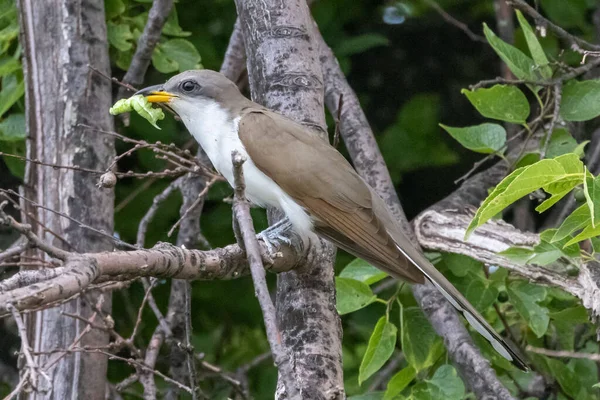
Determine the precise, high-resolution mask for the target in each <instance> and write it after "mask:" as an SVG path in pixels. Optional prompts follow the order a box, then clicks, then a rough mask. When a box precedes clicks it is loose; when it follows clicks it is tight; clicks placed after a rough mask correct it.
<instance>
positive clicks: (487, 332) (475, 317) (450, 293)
mask: <svg viewBox="0 0 600 400" xmlns="http://www.w3.org/2000/svg"><path fill="white" fill-rule="evenodd" d="M396 247H397V248H398V250H399V251H400V252H401V253H402V254H404V256H405V257H406V258H407V259H408V260H410V262H412V263H413V264H414V265H415V266H416V267H417V268H418V269H419V270H420V271H421V272H422V273H423V275H425V277H426V278H427V279H428V280H429V281H430V282H431V283H432V284H433V285H434V286H435V287H436V288H437V289H438V290H439V291H440V293H441V294H442V295H443V296H444V297H445V298H446V300H448V302H450V304H452V305H453V306H454V308H456V309H457V310H458V311H460V312H461V313H462V314H463V316H464V317H465V319H466V320H467V322H469V324H470V325H471V326H472V327H473V328H474V329H475V330H476V331H477V332H479V334H481V335H482V336H483V337H484V338H486V339H487V340H488V342H490V344H491V345H492V347H493V348H494V349H495V350H496V351H497V352H498V353H499V354H500V355H501V356H502V357H504V358H506V359H507V360H509V361H510V362H512V363H513V364H514V365H515V366H516V367H517V368H519V369H521V370H523V371H528V370H529V367H528V366H527V363H526V362H525V360H524V359H523V357H522V356H521V355H520V354H519V351H518V350H517V349H516V348H515V347H514V346H513V345H511V344H510V343H508V342H507V341H506V340H504V339H503V338H502V337H501V336H500V335H498V333H496V331H495V330H494V328H492V327H491V326H490V324H488V322H487V321H486V320H485V319H484V318H483V317H482V316H481V315H480V314H479V313H478V312H477V310H476V309H475V307H473V305H471V303H469V301H468V300H467V299H466V298H465V297H464V296H463V295H462V294H461V293H460V292H459V291H458V290H457V289H456V288H455V287H454V286H453V285H452V284H451V283H450V282H449V281H448V280H447V279H446V277H445V276H444V275H442V273H441V272H439V271H438V270H437V269H436V268H435V267H434V266H433V265H432V264H431V263H430V262H429V260H427V259H426V258H425V257H424V256H423V255H422V254H421V253H420V252H419V251H418V250H416V249H414V248H413V247H412V246H407V247H406V249H403V248H402V247H401V246H399V245H398V244H396Z"/></svg>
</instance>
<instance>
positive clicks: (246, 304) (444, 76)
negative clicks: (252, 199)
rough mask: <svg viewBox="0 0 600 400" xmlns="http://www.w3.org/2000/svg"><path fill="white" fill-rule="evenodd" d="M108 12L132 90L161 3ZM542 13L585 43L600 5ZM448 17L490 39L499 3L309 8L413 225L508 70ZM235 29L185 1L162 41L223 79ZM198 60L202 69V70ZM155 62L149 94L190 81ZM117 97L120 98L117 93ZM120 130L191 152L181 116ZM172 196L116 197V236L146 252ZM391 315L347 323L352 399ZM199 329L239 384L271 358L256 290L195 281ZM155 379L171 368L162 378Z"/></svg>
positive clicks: (471, 156) (170, 215)
mask: <svg viewBox="0 0 600 400" xmlns="http://www.w3.org/2000/svg"><path fill="white" fill-rule="evenodd" d="M105 4H106V10H107V20H108V23H109V41H110V44H111V47H110V52H111V59H112V60H113V62H112V74H113V76H115V77H117V78H121V77H122V76H123V74H124V70H125V69H126V68H127V66H128V62H129V60H130V58H131V55H132V54H133V51H134V45H135V41H136V39H137V37H138V36H139V32H140V31H141V29H142V28H143V26H144V23H145V20H146V18H147V12H148V9H149V7H150V5H151V1H149V0H135V1H134V0H129V1H122V0H106V3H105ZM540 4H541V6H542V8H543V9H544V11H545V12H546V13H547V15H549V16H550V17H551V18H553V19H554V20H555V21H556V22H557V23H559V24H562V26H563V27H566V28H571V29H572V30H574V32H577V33H579V34H581V35H583V36H586V37H588V38H590V37H591V38H593V37H594V35H595V31H594V27H593V24H592V12H593V11H594V9H593V7H594V6H595V5H596V4H595V1H594V0H543V1H540ZM437 7H439V8H440V9H443V10H444V11H445V12H447V13H450V14H451V15H452V16H453V17H454V18H456V20H458V21H461V22H463V23H465V24H466V26H467V27H468V28H469V29H470V30H471V31H472V32H473V33H474V34H475V35H478V37H480V38H481V37H482V24H483V23H484V22H486V23H487V24H488V25H489V26H490V27H491V28H492V29H494V30H495V31H496V32H498V30H497V17H496V11H495V9H494V1H492V0H439V1H437V2H436V3H433V2H430V1H428V0H414V1H410V0H407V1H386V2H384V1H374V0H317V1H315V2H314V5H313V6H312V12H313V15H314V17H315V18H316V20H317V23H318V25H319V28H320V30H321V32H322V33H323V36H324V37H325V40H326V41H327V43H328V44H329V46H330V47H331V48H332V49H333V50H334V52H335V54H336V55H337V57H338V58H339V60H340V63H341V65H342V68H343V70H344V72H345V73H346V74H347V77H348V80H349V82H350V84H351V86H352V87H353V88H354V90H355V91H356V92H357V94H358V96H359V98H360V100H361V103H362V105H363V107H364V110H365V112H366V115H367V117H368V119H369V122H370V124H371V126H372V127H373V130H374V132H375V134H376V137H377V140H378V142H379V144H380V147H381V149H382V152H383V155H384V157H385V160H386V161H387V164H388V167H389V169H390V172H391V175H392V178H393V181H394V183H395V185H396V189H397V190H398V193H399V195H400V198H401V200H402V204H403V206H404V209H405V211H406V213H407V214H408V216H409V218H412V217H414V216H416V215H417V214H418V213H419V212H420V211H422V210H424V209H425V208H427V207H428V206H430V205H432V204H433V203H435V202H436V201H438V200H440V199H442V198H443V197H445V196H447V195H448V194H450V193H451V192H452V191H453V190H455V189H456V187H457V185H456V184H455V183H454V181H455V180H456V179H457V178H459V177H461V176H462V175H463V174H465V173H466V172H467V171H468V170H469V169H470V168H471V167H472V166H473V163H474V162H475V161H477V160H478V159H479V158H480V157H481V156H480V155H477V154H475V153H472V152H469V151H468V150H466V149H465V148H463V147H462V146H460V145H459V144H458V143H457V142H455V141H454V140H453V139H452V138H451V137H450V136H449V135H447V134H446V133H445V132H444V131H443V130H442V129H441V128H440V127H439V126H438V124H439V123H444V124H448V125H450V126H467V125H474V124H477V123H480V122H482V121H483V118H482V117H481V116H480V115H479V114H478V113H477V112H476V110H475V109H474V108H473V107H472V106H471V105H470V103H469V102H468V100H467V98H466V97H465V96H464V95H462V94H461V93H460V90H461V89H462V88H467V87H468V86H469V85H472V84H475V83H477V82H478V81H480V80H483V79H490V78H494V77H496V76H499V75H501V73H502V71H501V63H500V60H499V59H498V57H497V56H496V54H495V53H494V52H493V50H492V49H491V48H490V46H489V45H487V44H486V43H484V42H482V41H481V40H473V39H472V38H470V37H469V36H468V35H467V34H466V33H465V32H464V31H463V30H461V29H459V28H458V27H457V26H455V24H451V23H449V22H448V21H446V20H445V19H444V18H443V17H442V15H441V13H440V12H439V9H437ZM2 18H6V15H4V16H3V17H2ZM8 18H10V16H9V17H8ZM235 18H236V11H235V6H234V4H233V1H231V0H203V1H201V2H198V1H195V0H179V1H178V2H177V3H176V12H173V14H171V16H170V18H169V22H168V24H167V27H166V28H165V31H164V32H163V34H164V36H165V40H170V39H173V38H183V39H185V40H187V41H189V42H190V43H191V44H192V45H193V47H194V48H195V51H196V52H195V53H194V51H193V50H190V52H191V53H193V57H192V58H194V59H193V60H192V61H191V62H192V63H193V64H194V63H195V62H199V63H200V64H201V65H202V67H204V68H209V69H215V70H218V69H219V68H220V64H221V61H222V58H223V54H224V52H225V49H226V46H227V43H228V40H229V37H230V33H231V30H232V27H233V23H234V21H235ZM0 21H2V20H1V19H0ZM4 22H6V19H4ZM13 23H14V21H13ZM2 32H4V31H2ZM15 38H16V35H15V36H13V37H12V38H9V39H7V38H6V37H2V36H1V34H0V43H9V44H8V47H6V48H7V49H8V48H9V46H13V47H10V49H14V46H16V45H15V43H14V41H15ZM177 40H179V39H177ZM514 41H515V44H516V45H517V47H521V48H524V47H525V45H524V39H523V36H522V33H521V32H520V30H519V29H515V31H514ZM543 44H544V47H545V49H546V50H547V51H548V53H549V54H552V55H553V56H555V57H561V58H562V59H563V60H564V61H565V62H573V60H572V59H570V58H569V57H571V55H570V54H569V52H567V53H564V54H559V46H558V43H557V42H556V39H554V38H547V39H545V40H544V41H543ZM4 51H7V50H6V49H5V50H4ZM11 51H12V50H11ZM15 51H16V50H15ZM196 54H197V55H198V56H199V59H195V55H196ZM167 58H168V57H167ZM153 61H154V62H153V66H152V67H151V68H150V70H149V73H148V75H147V80H146V82H145V84H147V85H150V84H156V83H161V82H164V81H165V80H166V79H168V78H169V77H170V76H172V75H174V74H176V73H178V72H179V69H185V68H182V67H183V65H181V66H173V65H170V64H169V60H168V59H167V60H161V59H158V58H157V59H156V60H153ZM1 65H2V64H0V68H2V66H1ZM16 73H17V74H18V71H17V72H16ZM116 90H117V88H116V87H115V93H116ZM22 112H23V99H20V100H18V101H16V102H15V103H14V104H13V105H12V107H11V108H10V111H9V113H14V114H18V113H22ZM107 112H108V110H107ZM328 120H329V128H330V132H333V128H334V122H333V118H331V116H328ZM116 124H117V130H118V131H119V132H121V133H123V134H125V135H127V136H129V137H133V138H137V139H145V140H147V141H150V142H153V141H157V140H160V141H161V142H163V143H175V144H176V145H178V146H184V145H186V143H188V142H189V141H190V136H189V134H188V133H187V132H186V130H185V128H184V126H183V124H181V123H179V122H177V121H175V120H174V119H173V118H172V117H170V116H167V118H166V119H165V120H164V121H161V122H160V123H159V124H160V126H161V128H162V130H157V129H154V128H152V127H151V126H150V125H149V124H148V122H147V121H145V120H143V119H141V118H140V117H139V116H137V115H136V114H132V116H131V125H130V126H129V127H124V126H122V124H121V123H120V121H118V120H117V122H116ZM23 135H24V132H23ZM22 143H23V141H19V140H4V141H2V140H0V151H7V152H13V153H17V154H19V153H20V154H23V145H22ZM128 146H129V145H127V144H125V143H122V142H117V150H118V151H119V152H123V151H126V150H127V149H129V147H128ZM191 146H192V147H191V148H192V149H193V150H195V149H196V147H195V146H197V145H196V144H195V143H191ZM340 150H341V151H343V152H344V151H345V149H343V144H340ZM162 167H163V165H161V161H160V160H157V159H156V158H155V157H154V155H153V154H152V153H151V152H144V151H138V152H135V153H134V154H133V155H132V156H130V157H126V158H124V159H122V160H121V162H120V164H119V169H120V170H121V171H128V170H132V171H136V172H138V171H139V172H144V171H148V170H160V169H161V168H162ZM22 168H23V166H22V163H20V162H19V161H15V160H13V159H7V158H0V187H3V188H14V189H15V190H16V189H17V187H18V185H19V184H20V182H21V178H22V173H23V170H22ZM91 179H92V178H91ZM168 183H169V182H168V181H167V180H153V181H149V180H138V179H122V180H120V181H119V182H118V184H117V186H116V188H115V193H116V210H117V213H116V216H115V230H116V232H117V234H118V235H119V237H120V238H121V239H122V240H124V241H126V242H129V243H135V239H136V236H135V235H136V232H137V227H138V223H139V221H140V219H141V217H142V216H143V215H144V214H145V213H146V211H147V210H148V208H149V207H150V206H151V204H152V200H153V198H154V196H155V195H156V194H158V193H160V192H161V191H162V190H163V189H164V188H165V187H166V186H167V185H168ZM231 194H232V190H231V189H230V188H229V187H228V186H227V185H226V184H224V183H219V184H217V185H215V186H214V187H213V188H212V189H211V191H210V193H209V196H208V199H207V201H206V203H205V205H204V212H203V214H202V219H201V226H202V231H203V234H204V236H205V237H206V240H207V243H208V244H209V245H210V246H212V247H220V246H224V245H227V244H230V243H233V242H234V241H235V239H234V236H233V233H232V229H231V206H230V204H228V203H226V202H223V199H224V198H227V197H229V196H231ZM180 205H181V197H180V195H179V194H178V193H177V194H174V195H173V196H171V197H170V198H169V199H168V200H167V201H166V202H165V203H164V204H163V205H162V206H161V207H160V210H159V214H158V216H157V217H156V218H155V219H154V220H153V222H152V223H151V226H150V229H149V231H148V234H147V240H146V243H145V245H146V247H151V246H153V245H154V244H155V243H156V242H158V241H173V238H169V237H167V232H168V230H169V229H170V227H171V226H172V225H173V224H174V223H175V222H176V221H177V219H178V218H179V207H180ZM253 216H254V219H255V225H256V228H257V230H260V229H262V228H264V227H266V218H265V215H264V212H263V211H262V210H258V209H255V210H253ZM11 239H12V238H11V236H10V234H8V233H7V232H0V248H3V247H4V246H5V245H6V244H8V243H10V242H11ZM351 259H352V258H351V257H349V256H347V255H345V254H342V252H340V254H339V256H338V259H337V267H336V268H338V270H339V269H341V268H342V267H343V266H345V265H346V264H347V263H348V262H349V261H350V260H351ZM3 273H8V272H7V271H4V272H3V271H2V270H0V278H1V277H2V274H3ZM269 279H270V283H271V284H273V283H274V280H275V277H274V276H273V275H272V274H271V275H270V276H269ZM153 293H154V296H155V298H156V299H157V301H158V303H159V306H165V305H166V303H167V299H168V293H169V284H168V282H166V281H165V282H163V283H162V284H161V285H159V286H158V287H157V288H156V289H155V290H154V292H153ZM143 294H144V291H143V288H142V287H141V284H134V285H132V286H131V288H130V289H129V290H123V291H119V292H116V293H115V295H114V312H113V317H114V318H115V322H116V326H117V327H129V328H130V327H131V323H130V321H132V320H135V317H136V312H137V305H138V304H139V303H140V301H141V298H142V297H143ZM384 307H385V306H383V305H381V304H375V305H371V306H369V307H368V308H366V309H364V310H362V311H361V312H357V313H354V314H352V315H351V316H349V317H347V318H344V367H345V369H346V381H347V390H348V394H349V395H352V394H355V393H357V392H360V391H361V390H364V389H365V388H366V386H367V385H363V389H359V388H358V387H357V382H356V374H357V369H358V365H359V363H360V360H361V357H362V354H363V353H364V350H365V347H366V342H367V340H368V338H369V336H370V333H371V331H372V327H373V325H374V323H375V321H376V320H377V318H378V317H379V316H380V315H381V310H379V311H378V312H373V309H374V308H384ZM144 320H145V321H151V323H150V324H149V325H148V326H143V325H142V329H143V334H142V335H138V337H139V338H141V339H140V340H144V338H145V339H146V340H147V339H148V338H149V337H150V335H151V334H152V332H153V330H154V328H155V319H154V316H153V315H152V314H151V312H150V311H149V310H146V314H145V315H144ZM3 324H4V321H1V320H0V333H1V334H2V336H3V337H2V339H0V342H1V343H2V345H1V346H0V360H1V362H2V363H7V364H13V363H14V362H15V360H14V352H15V350H17V347H16V346H17V345H18V338H17V337H16V336H14V335H13V334H11V333H10V332H11V330H7V329H4V328H5V327H3ZM142 324H143V323H142ZM193 328H194V336H193V345H194V347H195V349H196V350H197V351H200V352H202V353H203V354H204V357H205V360H207V361H209V362H211V363H214V364H217V365H219V366H221V367H223V368H224V369H226V370H229V371H235V370H236V369H237V368H239V367H240V366H242V365H244V364H246V363H248V362H250V361H251V360H253V359H254V358H255V357H257V356H259V355H261V354H263V353H265V352H266V351H268V344H267V341H266V338H265V335H264V328H263V322H262V318H261V313H260V309H259V306H258V302H257V301H256V299H255V297H254V290H253V288H252V282H251V280H250V279H249V278H243V279H238V280H234V281H211V282H194V284H193ZM126 329H127V328H126ZM144 329H145V330H144ZM123 334H124V335H125V334H128V332H123ZM163 357H164V358H163V359H162V360H161V362H163V363H167V362H168V352H167V351H166V350H165V352H164V354H163ZM159 364H160V363H159ZM158 368H159V369H163V368H161V367H160V365H158ZM130 371H131V370H130V367H128V366H126V365H124V364H120V363H114V362H111V363H110V364H109V378H110V379H111V381H113V382H118V381H120V380H122V379H124V378H125V377H127V376H128V375H129V374H130ZM249 377H250V384H251V392H252V393H253V394H254V396H255V398H257V399H264V398H270V397H271V398H272V393H273V391H274V387H275V382H276V370H275V368H274V367H272V363H271V362H270V361H266V362H263V363H262V364H260V365H259V366H258V367H256V368H253V369H252V370H251V371H250V374H249ZM159 382H160V380H159ZM209 385H212V386H211V388H212V391H211V393H213V394H214V398H220V397H219V396H220V395H219V393H220V390H221V389H222V390H223V393H228V392H229V389H230V388H229V386H227V384H225V383H223V382H222V381H219V380H215V381H212V382H210V383H209ZM221 386H222V388H221ZM0 387H1V386H0ZM134 387H135V386H134ZM5 389H6V388H5ZM2 393H4V392H3V391H2V390H0V394H2ZM132 398H134V397H132Z"/></svg>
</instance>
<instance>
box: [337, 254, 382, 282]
mask: <svg viewBox="0 0 600 400" xmlns="http://www.w3.org/2000/svg"><path fill="white" fill-rule="evenodd" d="M386 276H388V275H387V274H386V273H385V272H383V271H381V270H380V269H377V268H375V267H374V266H372V265H371V264H369V263H368V262H366V261H365V260H362V259H360V258H356V259H354V260H353V261H352V262H351V263H349V264H348V265H346V267H345V268H344V269H343V270H342V272H341V273H340V277H342V278H350V279H354V280H357V281H359V282H363V283H366V284H367V285H372V284H373V283H375V282H379V281H380V280H382V279H383V278H385V277H386Z"/></svg>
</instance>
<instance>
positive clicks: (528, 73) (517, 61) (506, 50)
mask: <svg viewBox="0 0 600 400" xmlns="http://www.w3.org/2000/svg"><path fill="white" fill-rule="evenodd" d="M483 33H484V34H485V37H486V39H487V41H488V43H489V44H490V45H491V46H492V48H493V49H494V51H495V52H496V54H498V56H499V57H500V58H501V59H502V61H504V62H505V63H506V65H508V68H509V69H510V70H511V71H512V73H513V74H515V76H516V77H517V78H519V79H525V80H530V81H535V80H537V79H538V77H537V75H536V74H535V72H534V71H535V63H534V62H533V60H532V59H531V58H529V57H527V56H526V55H525V54H524V53H523V52H522V51H521V50H519V49H517V48H516V47H514V46H511V45H510V44H508V43H506V42H505V41H503V40H502V39H500V38H499V37H498V36H496V34H495V33H494V32H493V31H492V30H491V29H490V28H489V27H488V26H487V24H483Z"/></svg>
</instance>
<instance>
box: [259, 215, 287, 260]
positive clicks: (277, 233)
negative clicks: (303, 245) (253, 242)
mask: <svg viewBox="0 0 600 400" xmlns="http://www.w3.org/2000/svg"><path fill="white" fill-rule="evenodd" d="M291 228H292V223H291V222H290V220H289V219H287V218H284V219H282V220H280V221H277V223H275V224H274V225H272V226H270V227H268V228H267V229H265V230H264V231H262V232H261V233H259V234H258V239H259V240H262V241H263V242H264V243H265V245H266V246H267V250H268V251H269V256H271V258H272V257H273V256H274V255H277V248H278V247H279V246H281V245H282V244H287V245H291V244H292V240H291V239H290V238H289V235H286V233H288V232H289V231H290V230H291Z"/></svg>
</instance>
